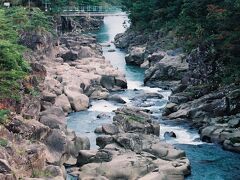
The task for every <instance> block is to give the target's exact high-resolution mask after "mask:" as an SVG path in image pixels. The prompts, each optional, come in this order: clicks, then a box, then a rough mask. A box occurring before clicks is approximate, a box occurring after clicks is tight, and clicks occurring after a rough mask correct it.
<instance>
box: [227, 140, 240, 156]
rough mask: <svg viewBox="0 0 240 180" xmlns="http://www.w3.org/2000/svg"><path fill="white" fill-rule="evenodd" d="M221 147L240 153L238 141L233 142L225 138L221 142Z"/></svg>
mask: <svg viewBox="0 0 240 180" xmlns="http://www.w3.org/2000/svg"><path fill="white" fill-rule="evenodd" d="M223 148H224V149H225V150H229V151H233V152H236V153H240V142H238V143H234V142H231V140H225V141H224V143H223Z"/></svg>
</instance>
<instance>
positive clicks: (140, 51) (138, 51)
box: [125, 47, 146, 66]
mask: <svg viewBox="0 0 240 180" xmlns="http://www.w3.org/2000/svg"><path fill="white" fill-rule="evenodd" d="M145 49H146V48H145V47H132V48H130V49H129V50H128V52H129V54H127V55H126V57H125V60H126V63H127V64H130V65H136V66H140V65H141V64H143V62H144V54H145Z"/></svg>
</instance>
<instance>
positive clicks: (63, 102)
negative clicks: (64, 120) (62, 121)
mask: <svg viewBox="0 0 240 180" xmlns="http://www.w3.org/2000/svg"><path fill="white" fill-rule="evenodd" d="M55 106H58V107H61V108H62V109H63V111H64V112H66V113H69V112H71V104H70V102H69V100H68V97H67V96H66V95H65V94H62V95H60V96H58V97H57V98H56V100H55Z"/></svg>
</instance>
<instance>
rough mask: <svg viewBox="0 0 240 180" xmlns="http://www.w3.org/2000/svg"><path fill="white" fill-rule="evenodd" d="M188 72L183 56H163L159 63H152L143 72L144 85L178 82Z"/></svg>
mask: <svg viewBox="0 0 240 180" xmlns="http://www.w3.org/2000/svg"><path fill="white" fill-rule="evenodd" d="M187 70H188V63H187V62H186V60H184V55H183V54H179V55H176V56H169V55H165V56H164V58H162V59H161V60H160V61H159V62H157V63H154V65H153V66H151V67H150V68H149V69H147V70H146V72H145V78H144V83H145V84H146V85H148V84H151V83H153V82H154V81H178V80H181V79H182V78H183V75H184V74H185V73H186V72H187Z"/></svg>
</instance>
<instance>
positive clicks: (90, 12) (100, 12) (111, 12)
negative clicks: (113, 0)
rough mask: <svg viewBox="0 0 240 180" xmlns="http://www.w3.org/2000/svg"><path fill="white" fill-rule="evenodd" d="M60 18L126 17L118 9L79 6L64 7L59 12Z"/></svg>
mask: <svg viewBox="0 0 240 180" xmlns="http://www.w3.org/2000/svg"><path fill="white" fill-rule="evenodd" d="M61 16H64V17H75V16H82V17H91V16H93V17H97V16H126V14H125V13H123V12H122V11H121V8H120V7H116V6H114V7H105V6H89V5H87V6H79V7H65V8H63V9H62V11H61Z"/></svg>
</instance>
